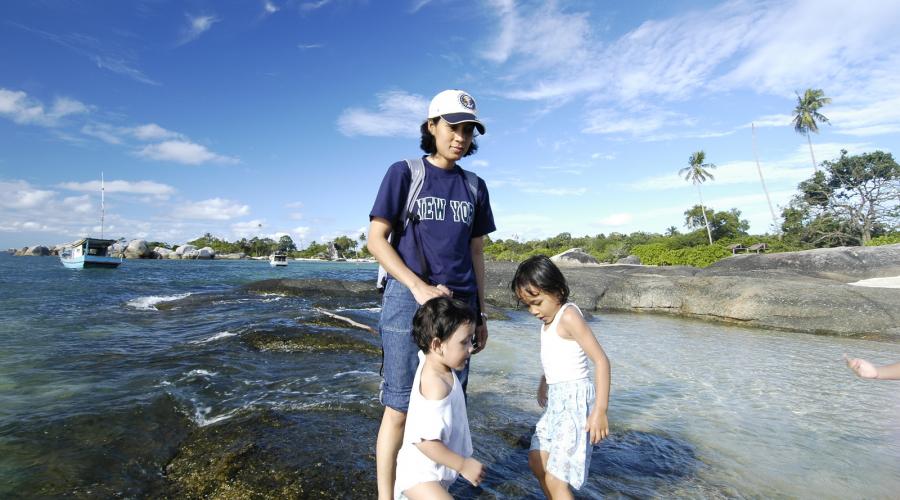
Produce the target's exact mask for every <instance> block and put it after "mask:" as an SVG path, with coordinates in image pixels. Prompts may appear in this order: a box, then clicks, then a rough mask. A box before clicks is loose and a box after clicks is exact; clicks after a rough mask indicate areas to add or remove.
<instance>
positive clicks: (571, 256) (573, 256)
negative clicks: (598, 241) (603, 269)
mask: <svg viewBox="0 0 900 500" xmlns="http://www.w3.org/2000/svg"><path fill="white" fill-rule="evenodd" d="M550 260H552V261H553V262H555V263H556V265H558V266H560V267H569V266H586V265H588V266H590V265H598V264H600V263H599V262H597V259H595V258H594V257H593V256H592V255H590V254H589V253H587V252H585V251H584V250H582V249H580V248H570V249H569V250H566V251H565V252H563V253H560V254H556V255H554V256H553V257H550Z"/></svg>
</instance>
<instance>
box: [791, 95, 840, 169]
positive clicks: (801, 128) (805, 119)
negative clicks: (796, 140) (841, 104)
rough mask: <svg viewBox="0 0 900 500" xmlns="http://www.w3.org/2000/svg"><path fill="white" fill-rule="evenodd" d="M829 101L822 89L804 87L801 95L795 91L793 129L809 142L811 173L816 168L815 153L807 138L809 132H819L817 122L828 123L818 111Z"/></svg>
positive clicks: (810, 140)
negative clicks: (795, 102)
mask: <svg viewBox="0 0 900 500" xmlns="http://www.w3.org/2000/svg"><path fill="white" fill-rule="evenodd" d="M830 103H831V98H830V97H825V92H823V91H822V89H806V92H804V93H803V95H802V96H801V95H800V93H797V107H796V108H794V121H793V122H792V123H793V124H794V131H795V132H797V133H798V134H802V135H805V136H806V142H807V143H809V156H810V157H812V162H813V173H816V170H817V169H818V168H817V167H816V155H815V154H814V153H813V147H812V139H810V138H809V133H810V132H815V133H817V134H818V133H819V125H818V124H819V123H828V118H826V117H825V115H823V114H820V113H819V108H821V107H822V106H824V105H826V104H830Z"/></svg>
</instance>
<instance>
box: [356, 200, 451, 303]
mask: <svg viewBox="0 0 900 500" xmlns="http://www.w3.org/2000/svg"><path fill="white" fill-rule="evenodd" d="M390 234H391V223H390V222H388V220H387V219H384V218H381V217H372V221H371V222H369V235H368V237H366V246H367V247H368V249H369V252H370V253H371V254H372V255H373V256H374V257H375V259H377V260H378V263H379V264H381V267H383V268H384V269H385V271H387V272H388V273H389V274H390V275H391V276H393V277H394V278H395V279H396V280H397V281H399V282H400V283H403V284H404V285H406V287H407V288H409V291H410V292H412V294H413V296H414V297H415V298H416V302H418V303H419V304H420V305H421V304H424V303H426V302H428V300H429V299H433V298H434V297H440V296H442V295H450V290H449V289H448V288H447V287H445V286H444V285H438V286H431V285H429V284H428V283H425V282H424V281H422V279H421V278H419V277H418V276H417V275H416V273H414V272H412V270H410V268H408V267H406V264H405V263H404V262H403V259H401V258H400V255H399V254H398V253H397V250H396V249H394V246H393V245H391V242H389V241H388V236H389V235H390Z"/></svg>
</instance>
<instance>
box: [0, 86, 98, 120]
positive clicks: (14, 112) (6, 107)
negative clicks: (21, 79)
mask: <svg viewBox="0 0 900 500" xmlns="http://www.w3.org/2000/svg"><path fill="white" fill-rule="evenodd" d="M88 112H89V108H88V106H87V105H85V104H83V103H81V102H79V101H76V100H74V99H70V98H68V97H57V98H56V99H55V100H54V101H53V105H52V106H50V108H49V109H47V108H46V107H44V104H43V103H42V102H41V101H40V100H38V99H35V98H33V97H29V96H28V94H27V93H25V92H22V91H21V90H8V89H4V88H0V116H6V117H7V118H9V119H10V120H12V121H14V122H16V123H19V124H22V125H41V126H45V127H54V126H57V125H59V124H60V121H61V120H62V119H63V118H65V117H67V116H70V115H79V114H86V113H88Z"/></svg>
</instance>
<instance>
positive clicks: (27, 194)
mask: <svg viewBox="0 0 900 500" xmlns="http://www.w3.org/2000/svg"><path fill="white" fill-rule="evenodd" d="M54 196H56V192H55V191H47V190H44V189H38V188H35V187H33V186H32V185H31V184H29V183H27V182H25V181H14V182H4V181H0V206H2V207H5V208H13V209H31V208H36V207H39V206H41V205H43V204H45V203H47V202H48V201H50V200H51V199H52V198H53V197H54Z"/></svg>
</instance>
